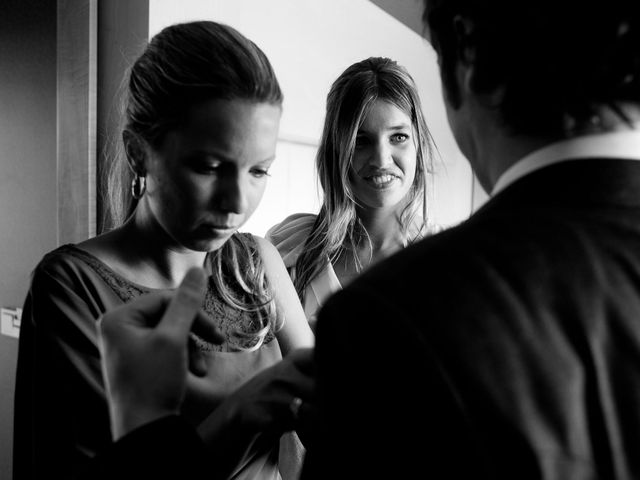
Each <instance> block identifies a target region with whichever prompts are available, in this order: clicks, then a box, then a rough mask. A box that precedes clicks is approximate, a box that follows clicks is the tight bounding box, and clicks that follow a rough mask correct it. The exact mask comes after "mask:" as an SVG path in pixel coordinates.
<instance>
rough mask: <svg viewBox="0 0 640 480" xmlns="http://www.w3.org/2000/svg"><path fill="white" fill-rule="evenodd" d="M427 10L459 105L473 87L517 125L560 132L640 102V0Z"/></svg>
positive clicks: (487, 1) (449, 90) (532, 131)
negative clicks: (463, 70) (610, 111)
mask: <svg viewBox="0 0 640 480" xmlns="http://www.w3.org/2000/svg"><path fill="white" fill-rule="evenodd" d="M423 20H424V23H425V27H426V29H427V30H428V33H429V36H430V39H431V43H432V44H433V46H434V48H435V49H436V51H437V52H438V56H439V62H440V66H441V75H442V81H443V84H444V88H445V94H446V100H447V103H448V107H449V108H450V109H453V110H454V111H455V110H456V109H458V108H460V106H461V104H462V103H463V102H464V89H465V88H467V89H468V90H469V91H471V92H472V93H475V94H478V98H480V99H485V101H486V102H487V103H489V105H488V106H489V107H491V108H495V109H496V111H497V112H498V116H499V118H500V119H501V120H502V122H503V123H504V125H505V126H506V127H507V129H508V130H509V131H511V132H512V133H514V134H520V135H533V136H539V137H551V138H554V137H557V138H561V137H564V136H567V135H571V133H572V130H575V131H580V129H581V127H582V126H584V125H586V124H588V123H589V122H593V121H594V118H596V116H597V115H598V114H599V112H601V111H602V108H603V107H604V108H607V109H610V110H612V111H613V112H619V111H620V110H621V108H620V107H621V106H624V105H629V104H630V105H635V106H638V105H640V48H638V46H639V45H640V2H639V1H638V0H607V1H603V0H601V1H596V0H536V1H533V0H528V1H522V2H520V1H514V0H426V1H425V11H424V16H423ZM461 65H463V66H466V67H470V68H467V69H466V75H463V76H461V75H460V71H459V68H460V66H461Z"/></svg>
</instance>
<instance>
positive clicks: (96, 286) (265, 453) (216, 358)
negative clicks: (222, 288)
mask: <svg viewBox="0 0 640 480" xmlns="http://www.w3.org/2000/svg"><path fill="white" fill-rule="evenodd" d="M250 241H251V242H252V243H253V244H254V246H255V241H254V240H253V239H252V238H251V240H250ZM150 291H152V289H149V288H146V287H143V286H141V285H137V284H135V283H133V282H130V281H129V280H127V279H126V278H124V277H122V276H121V275H119V274H118V273H116V272H114V271H113V270H112V269H111V268H109V267H108V266H107V265H106V264H104V263H103V262H101V261H100V260H99V259H97V258H96V257H94V256H93V255H91V254H89V253H87V252H85V251H83V250H81V249H78V248H77V247H75V246H73V245H64V246H62V247H60V248H58V249H56V250H54V251H52V252H51V253H49V254H47V255H46V256H45V257H44V258H43V260H42V261H41V262H40V263H39V264H38V266H37V267H36V269H35V270H34V272H33V274H32V282H31V288H30V290H29V293H28V295H27V299H26V301H25V305H24V310H23V317H22V328H21V334H20V343H19V352H18V368H17V375H16V397H15V400H16V401H15V418H14V431H15V434H14V471H15V473H16V475H20V477H19V478H33V479H37V478H44V477H45V476H46V477H47V478H61V479H65V478H73V477H75V476H76V475H77V474H78V473H80V472H81V471H82V470H83V468H84V465H85V464H86V463H87V462H88V460H89V459H90V458H91V457H93V456H94V455H95V453H96V452H97V451H98V450H99V449H101V448H103V447H104V446H106V445H107V444H108V443H110V441H111V435H110V428H109V417H108V410H107V404H106V399H105V392H104V384H103V381H102V374H101V369H100V368H101V367H100V353H99V350H98V345H97V330H96V321H97V319H98V318H99V317H100V316H101V315H102V314H103V313H104V312H105V311H107V310H110V309H112V308H114V307H117V306H119V305H121V304H123V303H126V302H128V301H129V300H131V299H133V298H135V297H138V296H140V295H142V294H144V293H147V292H150ZM203 308H204V310H205V311H206V312H207V313H208V314H209V315H210V316H211V318H212V319H213V320H214V321H215V322H216V324H217V326H218V327H219V328H220V330H221V331H222V332H223V333H224V335H225V338H226V341H225V342H224V343H223V344H222V345H213V344H209V343H207V342H205V341H203V340H202V339H197V337H195V338H194V339H195V340H196V343H197V344H198V346H199V347H200V348H201V350H203V351H205V352H206V355H207V358H208V360H209V362H208V363H209V367H210V368H209V373H208V377H209V378H210V379H211V382H210V387H211V389H210V390H209V391H207V392H201V393H200V394H195V393H194V392H188V394H187V398H186V399H185V402H184V406H183V412H182V413H183V415H184V416H185V417H186V418H188V419H189V420H190V421H191V422H192V423H194V424H197V423H199V422H200V421H201V420H202V419H204V418H205V417H206V415H207V414H208V413H210V411H211V410H212V408H215V405H216V403H217V402H219V401H221V400H222V399H223V398H225V397H226V395H228V393H229V392H230V391H232V390H234V389H235V388H236V387H237V386H239V385H240V384H241V383H243V382H244V381H246V380H247V379H248V378H249V377H251V376H252V375H254V374H255V373H257V372H259V371H260V370H262V369H264V368H266V367H268V366H269V365H272V364H273V363H275V362H277V361H278V360H279V359H281V358H282V356H281V352H280V347H279V345H278V341H277V339H276V338H275V336H274V334H273V332H269V333H268V334H267V337H266V339H265V342H264V344H263V345H262V346H261V347H260V348H259V349H257V350H255V351H246V350H241V349H240V348H239V347H241V346H243V345H242V340H239V339H238V336H237V335H234V333H235V332H237V331H238V329H239V330H241V331H244V332H249V331H252V328H253V320H254V319H253V318H252V317H251V314H249V313H247V312H244V311H240V310H236V309H234V308H232V307H230V306H229V305H227V304H225V303H224V302H223V301H222V300H221V299H220V297H219V294H218V293H217V289H216V287H215V285H214V284H213V281H211V282H210V284H209V288H208V290H207V295H206V298H205V301H204V304H203ZM277 461H278V445H277V444H276V445H269V448H265V446H264V445H262V446H261V447H260V451H255V452H250V453H249V454H248V455H247V456H246V459H245V463H244V464H243V465H241V466H240V467H239V469H238V471H237V476H236V477H235V478H255V479H271V478H274V479H275V478H279V474H278V470H277ZM211 468H212V471H213V469H215V465H212V466H211Z"/></svg>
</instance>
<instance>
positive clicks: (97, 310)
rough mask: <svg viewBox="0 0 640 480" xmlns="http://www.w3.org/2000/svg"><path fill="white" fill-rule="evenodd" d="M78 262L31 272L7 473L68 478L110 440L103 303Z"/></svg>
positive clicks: (42, 266)
mask: <svg viewBox="0 0 640 480" xmlns="http://www.w3.org/2000/svg"><path fill="white" fill-rule="evenodd" d="M79 268H81V267H78V266H77V265H74V263H73V262H71V261H68V262H58V263H56V262H53V263H52V262H44V261H43V262H41V264H40V265H39V266H38V267H37V268H36V270H35V271H34V273H33V275H32V282H31V287H30V289H29V292H28V295H27V298H26V301H25V304H24V309H23V318H22V326H21V332H20V339H19V350H18V366H17V373H16V393H15V411H14V412H15V413H14V415H15V417H14V471H15V477H14V478H32V479H38V478H45V477H46V478H60V479H67V478H74V477H75V473H76V471H77V470H76V469H77V468H78V467H79V466H81V465H82V464H83V463H84V462H86V461H87V460H88V459H89V458H90V457H92V456H93V454H94V453H95V451H96V450H97V449H98V448H100V447H101V446H103V445H106V444H108V443H109V441H110V430H109V420H108V418H109V417H108V410H107V405H106V401H105V392H104V386H103V382H102V374H101V369H100V353H99V350H98V346H97V329H96V319H97V318H99V316H100V314H101V312H102V307H103V305H101V304H100V302H99V301H98V298H97V297H98V296H97V295H95V292H96V286H95V285H91V284H90V282H88V281H87V278H86V275H85V276H84V278H83V275H82V272H81V271H80V270H79ZM92 293H93V294H94V295H95V297H92Z"/></svg>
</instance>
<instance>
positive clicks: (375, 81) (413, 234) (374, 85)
mask: <svg viewBox="0 0 640 480" xmlns="http://www.w3.org/2000/svg"><path fill="white" fill-rule="evenodd" d="M377 100H384V101H387V102H390V103H392V104H393V105H395V106H396V107H398V108H399V109H400V110H402V111H403V112H405V113H406V114H407V116H408V117H409V118H410V119H411V124H412V127H413V131H414V141H415V145H416V155H417V161H416V175H415V179H414V182H413V185H412V186H411V189H410V191H409V193H408V197H407V198H406V205H405V207H404V208H403V209H402V211H401V213H400V215H399V217H398V222H399V224H400V228H401V231H402V233H403V237H404V238H403V240H404V244H405V245H407V244H409V243H411V242H413V241H415V240H417V239H419V238H421V237H422V236H423V235H424V234H425V232H426V230H427V219H428V216H427V190H426V183H427V175H428V174H430V173H431V172H432V164H433V151H434V149H435V144H434V143H433V139H432V137H431V134H430V132H429V130H428V128H427V124H426V122H425V119H424V115H423V113H422V108H421V104H420V98H419V96H418V91H417V89H416V86H415V83H414V81H413V79H412V77H411V75H409V73H408V72H407V70H406V69H405V68H404V67H402V66H400V65H398V64H397V63H396V62H395V61H393V60H390V59H388V58H378V57H372V58H368V59H366V60H362V61H360V62H358V63H355V64H353V65H351V66H350V67H349V68H347V69H346V70H345V71H344V72H343V73H342V74H341V75H340V76H339V77H338V78H337V80H336V81H335V82H334V83H333V85H332V86H331V90H330V91H329V95H328V96H327V109H326V115H325V121H324V128H323V132H322V139H321V142H320V147H319V148H318V153H317V156H316V169H317V173H318V177H319V179H320V185H321V187H322V189H323V192H324V200H323V204H322V207H321V208H320V213H319V214H318V216H317V218H316V221H315V223H314V225H313V228H312V230H311V233H310V235H309V237H308V238H307V241H306V245H305V248H304V250H303V253H302V254H301V255H300V256H299V257H298V260H297V262H296V266H295V274H294V278H293V283H294V286H295V287H296V291H297V292H298V295H299V297H300V298H301V299H302V300H304V291H305V289H306V287H307V285H309V282H311V280H313V279H314V278H315V277H316V275H318V273H320V271H321V270H322V269H323V268H324V267H325V266H326V265H327V262H334V261H335V260H337V258H338V257H339V256H340V255H341V254H342V253H343V251H349V252H351V253H352V255H353V260H354V263H355V266H356V270H357V271H360V270H361V269H362V263H361V261H360V259H359V258H358V256H357V253H356V252H357V248H356V247H357V246H358V245H359V244H360V242H361V241H362V240H363V239H365V240H367V241H369V242H370V238H369V235H368V233H367V231H366V229H365V228H364V226H363V225H362V222H361V221H360V219H359V218H358V215H357V212H356V206H357V203H358V202H357V200H356V198H355V195H354V193H353V190H352V188H351V182H350V180H349V175H350V171H351V168H352V163H353V157H354V152H355V145H356V137H357V134H358V129H359V128H360V127H361V125H362V123H363V122H364V119H365V118H366V116H367V114H368V112H369V110H370V108H371V106H372V105H373V104H374V103H375V102H376V101H377Z"/></svg>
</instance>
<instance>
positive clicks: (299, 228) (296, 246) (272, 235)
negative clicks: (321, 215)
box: [265, 213, 316, 268]
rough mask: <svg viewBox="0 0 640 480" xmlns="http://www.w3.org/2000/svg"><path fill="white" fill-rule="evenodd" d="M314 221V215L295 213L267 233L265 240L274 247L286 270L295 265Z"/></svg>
mask: <svg viewBox="0 0 640 480" xmlns="http://www.w3.org/2000/svg"><path fill="white" fill-rule="evenodd" d="M315 221H316V215H314V214H311V213H295V214H293V215H289V216H288V217H287V218H285V219H284V220H283V221H282V222H280V223H278V224H276V225H274V226H273V227H271V228H270V229H269V230H268V231H267V234H266V235H265V238H266V239H267V240H269V242H271V243H272V244H273V245H274V246H275V247H276V249H277V250H278V252H279V253H280V256H281V257H282V260H283V261H284V264H285V266H286V267H287V268H289V267H292V266H293V265H295V263H296V260H297V259H298V256H299V255H300V253H301V252H302V249H303V248H304V245H305V242H306V241H307V238H308V237H309V234H310V233H311V229H312V228H313V224H314V223H315Z"/></svg>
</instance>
